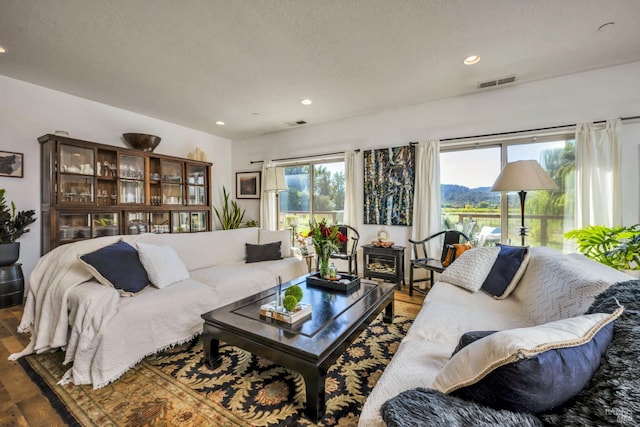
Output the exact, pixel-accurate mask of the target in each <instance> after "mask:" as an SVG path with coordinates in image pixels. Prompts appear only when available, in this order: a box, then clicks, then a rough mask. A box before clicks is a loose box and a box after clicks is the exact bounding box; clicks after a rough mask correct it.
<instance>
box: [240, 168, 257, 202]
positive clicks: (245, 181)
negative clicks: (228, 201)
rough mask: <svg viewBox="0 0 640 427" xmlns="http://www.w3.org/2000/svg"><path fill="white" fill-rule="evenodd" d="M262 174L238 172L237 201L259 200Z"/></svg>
mask: <svg viewBox="0 0 640 427" xmlns="http://www.w3.org/2000/svg"><path fill="white" fill-rule="evenodd" d="M261 175H262V172H259V171H256V172H236V199H259V198H260V184H261V178H262V177H261Z"/></svg>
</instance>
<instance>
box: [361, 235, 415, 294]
mask: <svg viewBox="0 0 640 427" xmlns="http://www.w3.org/2000/svg"><path fill="white" fill-rule="evenodd" d="M405 249H406V248H405V247H404V246H391V247H388V248H383V247H381V246H375V245H363V246H362V257H363V258H364V277H365V278H367V279H370V278H372V277H374V278H378V279H383V280H388V281H392V282H395V283H396V286H397V288H398V289H399V290H400V289H402V285H404V250H405Z"/></svg>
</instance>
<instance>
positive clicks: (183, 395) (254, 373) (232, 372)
mask: <svg viewBox="0 0 640 427" xmlns="http://www.w3.org/2000/svg"><path fill="white" fill-rule="evenodd" d="M419 308H420V306H417V305H413V304H407V303H403V302H400V301H396V302H395V310H396V317H395V318H394V320H393V323H391V324H389V325H388V324H386V323H384V322H383V321H382V314H381V315H380V316H378V317H377V318H376V319H375V320H374V322H372V323H371V325H370V326H369V327H368V328H367V329H366V330H365V331H364V332H363V333H362V334H361V335H360V337H358V338H357V339H356V341H354V342H353V344H352V345H351V346H350V347H349V348H348V349H347V351H346V352H345V353H344V354H343V355H342V356H341V357H340V358H339V359H338V361H337V362H336V364H335V365H333V366H332V367H331V368H330V369H329V372H328V375H327V380H326V390H325V393H326V394H325V398H326V403H327V411H326V413H325V416H324V417H323V418H322V419H321V420H320V422H319V423H318V425H323V426H331V425H341V426H350V425H356V424H357V423H358V416H359V414H360V411H361V409H362V405H363V404H364V401H365V399H366V397H367V396H368V395H369V393H370V392H371V390H372V389H373V386H374V385H375V384H376V382H377V380H378V378H379V377H380V375H381V374H382V371H383V370H384V368H385V367H386V365H387V363H388V362H389V361H390V360H391V358H392V356H393V355H394V354H395V351H396V349H397V347H398V344H399V343H400V340H401V339H402V338H403V337H404V335H405V334H406V332H407V330H408V329H409V327H410V326H411V323H412V322H413V319H414V318H415V314H417V311H418V310H419ZM220 351H221V353H222V355H223V363H222V366H220V367H219V368H217V369H213V370H212V369H209V368H208V367H207V366H206V365H204V364H203V362H202V341H201V339H200V338H196V339H194V340H193V341H191V342H189V343H186V344H183V345H180V346H176V347H174V348H171V349H168V350H165V351H162V352H160V353H158V354H156V355H154V356H150V357H147V358H145V359H144V360H143V361H142V362H140V363H139V364H138V365H137V366H136V367H134V368H132V369H131V370H129V371H128V372H127V373H126V374H125V375H123V376H122V377H121V378H120V379H119V380H118V381H116V382H114V383H113V384H110V385H108V386H106V387H104V388H101V389H99V390H93V389H92V388H91V386H74V385H70V384H69V385H65V386H59V385H56V382H57V380H58V379H59V378H61V377H62V374H63V373H64V372H65V371H66V369H67V366H63V365H62V360H63V353H62V352H61V351H57V352H54V353H46V354H39V355H32V356H28V357H26V358H23V359H20V362H21V364H22V366H23V367H24V369H25V370H26V371H27V373H28V374H29V376H30V377H31V378H32V379H33V380H34V381H35V382H36V383H37V384H38V385H39V386H40V388H41V389H42V390H43V393H44V394H45V395H46V396H47V398H48V399H49V400H50V401H51V402H52V404H53V406H54V408H55V409H56V410H57V411H58V412H59V413H60V415H61V417H62V418H63V419H64V420H65V422H67V423H68V424H69V425H72V426H93V425H96V426H127V427H134V426H176V425H179V426H283V425H286V426H289V425H296V426H298V425H303V426H312V425H315V424H314V423H312V422H311V421H309V420H308V419H307V418H305V416H304V414H303V409H304V402H305V387H304V380H303V378H302V376H301V375H299V374H298V373H297V372H295V371H291V370H289V369H285V368H283V367H281V366H278V365H275V364H273V363H272V362H271V361H269V360H267V359H265V358H262V357H258V356H254V355H252V354H251V353H249V352H246V351H244V350H241V349H238V348H237V347H233V346H229V345H223V346H221V348H220Z"/></svg>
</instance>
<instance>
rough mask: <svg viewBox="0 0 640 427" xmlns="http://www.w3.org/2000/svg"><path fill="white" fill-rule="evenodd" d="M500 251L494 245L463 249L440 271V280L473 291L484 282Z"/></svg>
mask: <svg viewBox="0 0 640 427" xmlns="http://www.w3.org/2000/svg"><path fill="white" fill-rule="evenodd" d="M499 252H500V249H499V248H496V247H482V248H474V249H470V250H468V251H465V252H464V253H463V254H462V255H460V258H458V259H456V261H455V262H453V263H451V265H450V266H449V267H447V269H446V270H445V271H444V272H443V273H442V276H441V277H440V280H442V281H443V282H448V283H451V284H452V285H456V286H460V287H461V288H464V289H467V290H469V291H471V292H475V291H477V290H478V289H480V287H481V286H482V284H483V283H484V280H485V278H486V277H487V275H488V274H489V271H491V267H492V266H493V263H494V262H495V260H496V258H497V257H498V253H499Z"/></svg>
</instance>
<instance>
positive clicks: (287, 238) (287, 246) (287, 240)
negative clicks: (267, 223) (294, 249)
mask: <svg viewBox="0 0 640 427" xmlns="http://www.w3.org/2000/svg"><path fill="white" fill-rule="evenodd" d="M273 242H282V246H280V252H281V253H282V258H288V257H290V256H291V231H289V230H279V231H271V230H260V237H258V243H259V244H261V245H264V244H265V243H273Z"/></svg>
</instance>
